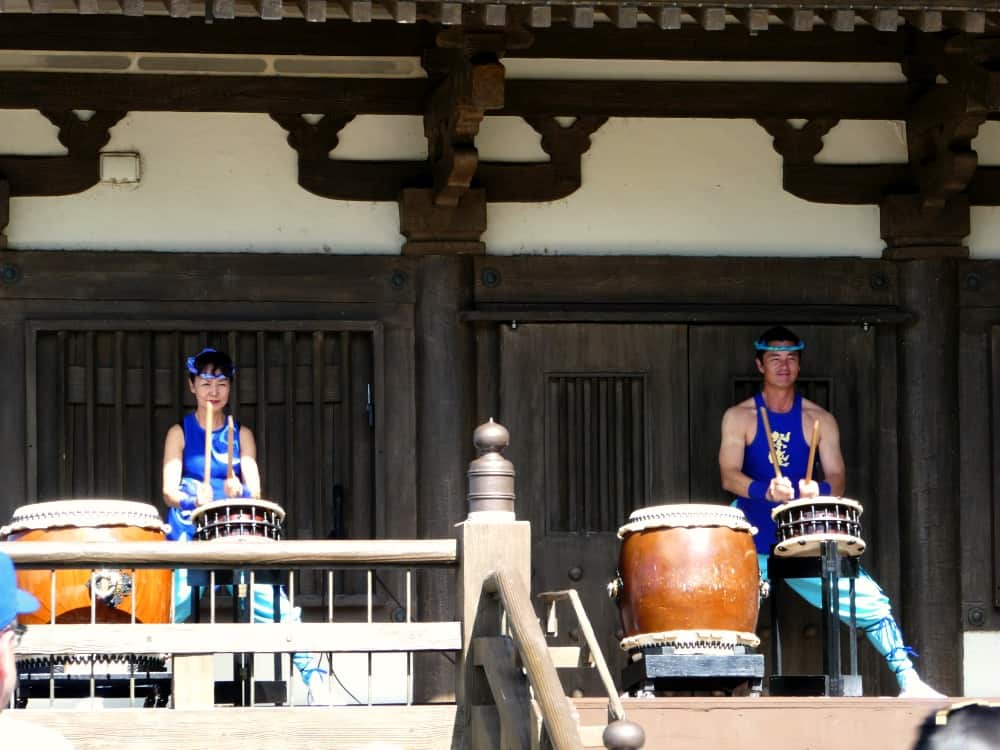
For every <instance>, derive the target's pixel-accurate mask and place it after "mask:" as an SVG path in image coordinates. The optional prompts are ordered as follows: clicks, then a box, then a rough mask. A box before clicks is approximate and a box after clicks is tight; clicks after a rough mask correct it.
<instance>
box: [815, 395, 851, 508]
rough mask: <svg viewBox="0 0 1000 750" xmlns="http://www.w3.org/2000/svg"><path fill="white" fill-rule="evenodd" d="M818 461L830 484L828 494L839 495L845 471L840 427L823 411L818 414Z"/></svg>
mask: <svg viewBox="0 0 1000 750" xmlns="http://www.w3.org/2000/svg"><path fill="white" fill-rule="evenodd" d="M819 424H820V439H819V447H818V450H819V462H820V464H821V465H822V467H823V476H824V477H825V478H826V481H827V482H828V483H829V485H830V494H831V495H833V496H835V497H841V496H842V495H843V494H844V488H845V486H846V478H847V471H846V469H845V468H844V456H843V455H842V454H841V452H840V428H838V427H837V420H836V419H834V417H833V415H832V414H830V413H829V412H827V411H824V412H823V413H822V414H821V415H820V423H819Z"/></svg>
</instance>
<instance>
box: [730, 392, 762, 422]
mask: <svg viewBox="0 0 1000 750" xmlns="http://www.w3.org/2000/svg"><path fill="white" fill-rule="evenodd" d="M756 413H757V403H756V402H755V401H754V398H753V396H751V397H750V398H748V399H745V400H743V401H740V402H739V403H738V404H733V405H732V406H730V407H729V408H728V409H726V414H725V416H726V417H731V418H746V417H754V416H756Z"/></svg>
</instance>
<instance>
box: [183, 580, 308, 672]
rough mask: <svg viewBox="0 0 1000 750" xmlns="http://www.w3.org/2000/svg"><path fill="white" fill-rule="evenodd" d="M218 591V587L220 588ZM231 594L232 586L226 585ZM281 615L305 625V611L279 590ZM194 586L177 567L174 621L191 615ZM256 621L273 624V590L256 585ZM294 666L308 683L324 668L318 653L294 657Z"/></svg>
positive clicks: (254, 588) (282, 617) (286, 619)
mask: <svg viewBox="0 0 1000 750" xmlns="http://www.w3.org/2000/svg"><path fill="white" fill-rule="evenodd" d="M217 588H219V587H217ZM223 588H226V589H228V590H229V592H230V593H232V586H225V587H223ZM278 591H279V596H278V612H279V616H280V620H281V622H302V611H301V610H300V609H299V608H298V607H293V606H291V604H290V603H289V601H288V597H287V596H286V595H285V592H284V590H283V589H279V590H278ZM191 598H192V587H191V585H190V584H189V583H188V571H187V570H186V569H184V568H178V569H177V570H175V571H174V620H175V621H176V622H184V621H185V620H187V619H188V618H189V617H190V616H191ZM253 621H254V622H274V587H273V586H271V585H268V584H255V585H254V587H253ZM292 664H294V665H295V668H296V669H297V670H298V671H299V673H300V674H301V675H302V680H303V682H305V683H306V684H308V683H309V678H310V677H311V676H312V675H313V673H314V672H316V671H317V670H319V669H320V668H321V665H322V657H321V656H320V655H319V654H292Z"/></svg>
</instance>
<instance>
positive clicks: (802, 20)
mask: <svg viewBox="0 0 1000 750" xmlns="http://www.w3.org/2000/svg"><path fill="white" fill-rule="evenodd" d="M778 15H779V17H780V18H781V20H782V21H783V22H784V24H785V26H787V27H788V28H790V29H791V30H792V31H812V30H813V25H814V24H815V23H816V13H815V11H814V10H813V9H812V8H788V9H787V10H782V11H779V13H778Z"/></svg>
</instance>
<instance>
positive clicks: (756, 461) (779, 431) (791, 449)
mask: <svg viewBox="0 0 1000 750" xmlns="http://www.w3.org/2000/svg"><path fill="white" fill-rule="evenodd" d="M753 400H754V404H756V406H757V409H756V414H757V432H756V434H755V435H754V438H753V442H752V443H750V445H748V446H747V447H746V450H745V451H744V452H743V473H744V474H746V475H747V476H748V477H750V478H751V479H754V480H760V481H763V482H770V481H771V479H772V478H773V477H774V466H773V464H772V463H771V452H770V450H769V448H768V445H767V435H766V434H765V430H764V423H763V420H762V419H761V417H760V408H761V407H762V406H764V397H763V395H762V394H760V393H758V394H757V395H756V396H754V397H753ZM767 419H768V421H769V422H770V423H771V438H772V439H773V440H774V452H775V453H776V454H777V456H778V464H779V466H781V474H782V476H786V477H788V478H789V479H790V480H791V482H792V487H793V488H794V489H795V496H796V497H798V493H799V480H800V479H804V478H805V476H806V469H807V468H808V464H809V443H808V441H807V440H806V437H805V435H804V434H803V433H802V396H800V395H798V394H796V395H795V400H794V402H793V403H792V408H791V409H790V410H789V411H787V412H784V413H779V412H774V411H771V410H770V409H768V410H767ZM735 504H736V507H737V508H739V509H740V510H742V511H743V514H744V515H745V516H746V517H747V520H748V521H749V522H750V523H751V524H752V525H753V526H756V527H757V535H756V536H755V537H754V544H755V545H756V547H757V551H758V552H760V553H761V554H767V553H769V552H770V551H771V545H773V544H774V543H775V542H776V541H777V539H776V536H775V525H774V521H772V520H771V511H772V510H774V509H775V508H776V507H777V505H775V503H772V502H770V501H768V500H754V499H753V498H748V497H738V498H736V503H735Z"/></svg>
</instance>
